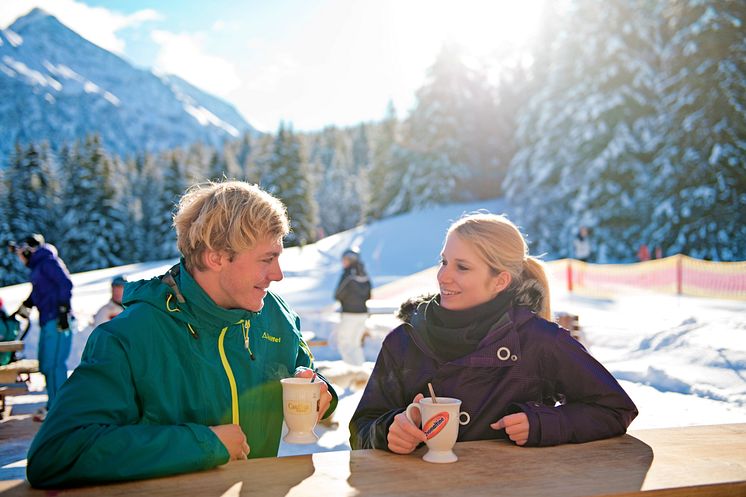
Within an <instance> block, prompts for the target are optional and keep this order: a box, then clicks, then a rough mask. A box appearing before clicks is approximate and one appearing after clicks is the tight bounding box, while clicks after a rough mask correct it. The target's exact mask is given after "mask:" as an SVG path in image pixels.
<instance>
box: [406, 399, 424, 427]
mask: <svg viewBox="0 0 746 497" xmlns="http://www.w3.org/2000/svg"><path fill="white" fill-rule="evenodd" d="M412 409H417V410H418V411H420V419H422V409H421V408H420V404H418V403H417V402H412V403H411V404H409V405H408V406H407V410H406V411H404V414H405V415H406V416H407V419H408V420H409V421H410V422H411V423H412V424H413V425H415V426H417V423H415V422H414V419H412V415H411V414H410V412H411V410H412Z"/></svg>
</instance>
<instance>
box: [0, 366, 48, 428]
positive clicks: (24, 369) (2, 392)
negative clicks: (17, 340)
mask: <svg viewBox="0 0 746 497" xmlns="http://www.w3.org/2000/svg"><path fill="white" fill-rule="evenodd" d="M38 372H39V361H37V360H36V359H21V360H19V361H14V362H11V363H10V364H6V365H5V366H0V416H2V415H3V414H4V413H5V397H9V396H11V395H25V394H27V393H28V384H27V383H28V381H29V379H30V375H31V373H38Z"/></svg>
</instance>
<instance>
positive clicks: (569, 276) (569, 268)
mask: <svg viewBox="0 0 746 497" xmlns="http://www.w3.org/2000/svg"><path fill="white" fill-rule="evenodd" d="M567 291H568V292H572V259H567Z"/></svg>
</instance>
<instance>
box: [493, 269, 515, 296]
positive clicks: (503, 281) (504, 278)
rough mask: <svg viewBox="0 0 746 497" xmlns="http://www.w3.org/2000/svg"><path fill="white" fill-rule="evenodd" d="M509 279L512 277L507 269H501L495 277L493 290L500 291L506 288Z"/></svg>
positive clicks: (511, 279)
mask: <svg viewBox="0 0 746 497" xmlns="http://www.w3.org/2000/svg"><path fill="white" fill-rule="evenodd" d="M511 281H513V277H512V276H510V273H509V272H507V271H502V272H501V273H500V274H498V275H497V278H496V279H495V292H497V293H500V292H502V291H503V290H505V289H506V288H508V286H509V285H510V282H511Z"/></svg>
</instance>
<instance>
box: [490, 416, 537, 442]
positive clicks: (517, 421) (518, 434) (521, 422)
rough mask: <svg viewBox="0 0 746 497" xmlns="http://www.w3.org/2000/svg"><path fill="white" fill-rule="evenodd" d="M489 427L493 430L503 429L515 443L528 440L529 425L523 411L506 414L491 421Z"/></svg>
mask: <svg viewBox="0 0 746 497" xmlns="http://www.w3.org/2000/svg"><path fill="white" fill-rule="evenodd" d="M490 427H491V428H492V429H493V430H502V429H505V434H506V435H508V437H510V439H511V440H512V441H514V442H515V443H516V445H525V444H526V442H528V433H529V426H528V416H526V413H525V412H517V413H515V414H508V415H507V416H505V417H503V418H501V419H498V420H497V421H496V422H494V423H492V424H491V425H490Z"/></svg>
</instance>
